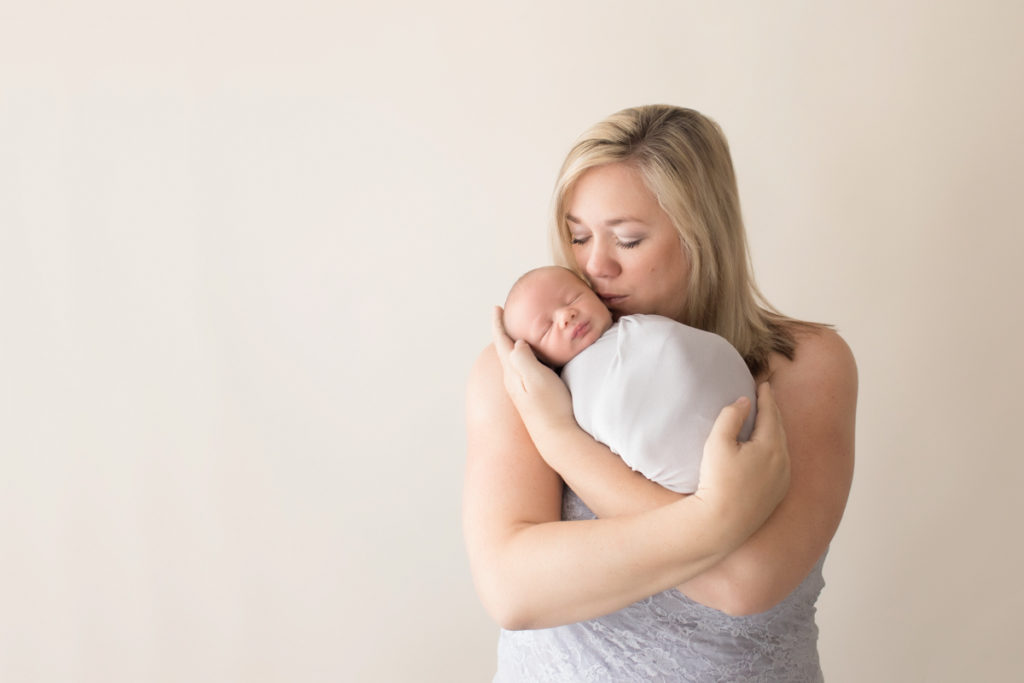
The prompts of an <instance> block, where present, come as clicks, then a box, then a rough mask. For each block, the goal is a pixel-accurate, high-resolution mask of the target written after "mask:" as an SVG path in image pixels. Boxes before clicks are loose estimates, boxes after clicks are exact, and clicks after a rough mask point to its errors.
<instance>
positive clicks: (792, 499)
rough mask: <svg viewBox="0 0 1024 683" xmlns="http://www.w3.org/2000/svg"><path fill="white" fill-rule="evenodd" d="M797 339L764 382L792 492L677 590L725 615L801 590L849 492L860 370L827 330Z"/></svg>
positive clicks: (769, 603) (839, 339)
mask: <svg viewBox="0 0 1024 683" xmlns="http://www.w3.org/2000/svg"><path fill="white" fill-rule="evenodd" d="M797 341H798V346H797V349H796V355H795V357H794V360H792V361H789V360H787V359H785V358H783V357H778V356H777V357H775V358H773V360H772V363H771V369H770V373H771V374H770V376H769V377H768V380H769V381H770V383H771V386H772V389H773V392H774V394H775V397H776V400H777V402H778V406H779V410H780V411H781V413H782V420H783V424H784V425H785V430H786V438H787V440H788V445H789V456H790V461H791V468H792V475H791V483H790V487H789V491H788V492H787V493H786V497H785V498H784V499H783V501H782V503H781V504H780V505H779V507H778V508H776V510H775V511H774V512H773V513H772V515H771V517H769V519H768V521H767V522H766V523H765V525H764V526H763V527H762V528H761V529H759V530H758V531H757V533H755V534H754V535H753V536H751V537H750V539H748V540H747V541H746V542H745V543H744V544H743V545H742V546H741V547H740V548H739V549H738V550H736V551H735V552H733V553H732V554H730V555H729V556H728V557H726V558H725V560H723V561H722V562H721V563H719V564H718V565H716V566H715V567H714V568H712V569H711V570H710V571H707V572H705V573H703V574H701V575H700V576H698V577H696V578H695V579H693V580H691V581H689V582H687V583H686V584H685V585H683V586H681V587H680V589H681V590H682V591H683V592H684V593H686V595H688V596H689V597H691V598H693V599H694V600H697V601H698V602H701V603H704V604H707V605H711V606H713V607H716V608H717V609H720V610H722V611H724V612H727V613H729V614H754V613H757V612H763V611H764V610H767V609H769V608H770V607H772V606H774V605H776V604H778V603H779V602H781V601H782V600H783V599H784V598H785V597H786V596H787V595H789V594H790V593H791V592H792V591H793V590H794V589H795V588H796V587H797V586H798V585H799V584H800V582H801V581H802V580H803V579H804V577H806V576H807V574H808V573H809V572H810V571H811V568H812V567H813V566H814V564H815V563H816V562H817V561H818V559H819V558H820V557H821V555H822V554H823V553H824V552H825V550H826V549H827V548H828V544H829V542H830V541H831V540H832V537H833V536H834V535H835V532H836V529H837V528H838V526H839V521H840V519H842V516H843V510H844V509H845V507H846V500H847V497H848V495H849V492H850V484H851V482H852V479H853V453H854V430H855V421H856V412H857V365H856V363H855V361H854V358H853V354H852V353H851V351H850V348H849V347H848V346H847V345H846V342H844V341H843V339H842V337H840V336H839V335H838V334H836V333H835V332H833V331H831V330H815V331H810V332H803V333H799V334H798V335H797Z"/></svg>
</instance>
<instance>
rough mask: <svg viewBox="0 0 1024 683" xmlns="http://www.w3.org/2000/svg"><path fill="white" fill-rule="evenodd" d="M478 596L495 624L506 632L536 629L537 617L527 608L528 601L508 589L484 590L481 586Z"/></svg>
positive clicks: (478, 587) (494, 588) (478, 589)
mask: <svg viewBox="0 0 1024 683" xmlns="http://www.w3.org/2000/svg"><path fill="white" fill-rule="evenodd" d="M477 594H478V595H479V596H480V602H482V603H483V606H484V610H486V612H487V614H488V615H489V616H490V617H491V619H493V620H494V622H495V623H496V624H497V625H498V626H499V627H501V628H503V629H505V630H506V631H523V630H526V629H529V628H535V627H534V626H532V624H534V623H536V615H535V614H532V613H531V612H530V610H529V609H528V607H527V604H526V601H525V600H523V599H522V598H521V597H519V596H517V595H516V593H515V591H512V590H509V589H508V588H507V587H493V588H491V589H489V590H485V589H483V588H482V587H481V586H480V585H479V584H478V586H477Z"/></svg>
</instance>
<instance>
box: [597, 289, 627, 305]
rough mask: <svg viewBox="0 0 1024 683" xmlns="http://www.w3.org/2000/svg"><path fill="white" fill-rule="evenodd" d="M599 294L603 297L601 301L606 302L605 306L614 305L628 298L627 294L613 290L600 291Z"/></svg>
mask: <svg viewBox="0 0 1024 683" xmlns="http://www.w3.org/2000/svg"><path fill="white" fill-rule="evenodd" d="M597 295H598V296H599V297H601V301H603V302H604V304H605V306H613V305H615V304H617V303H619V302H620V301H622V300H623V299H625V298H626V295H625V294H614V293H612V292H598V293H597Z"/></svg>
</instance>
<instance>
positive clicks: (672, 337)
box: [504, 266, 756, 493]
mask: <svg viewBox="0 0 1024 683" xmlns="http://www.w3.org/2000/svg"><path fill="white" fill-rule="evenodd" d="M504 323H505V330H506V331H507V332H508V334H509V336H510V337H512V338H513V339H522V340H524V341H526V342H527V343H528V344H529V345H530V347H531V348H532V349H533V352H534V354H535V355H536V356H537V358H538V359H539V360H541V361H542V362H544V363H545V364H547V365H549V366H551V367H552V368H554V369H555V370H558V369H559V368H561V377H562V380H563V381H564V382H565V383H566V385H567V386H568V387H569V392H570V393H571V394H572V407H573V413H574V414H575V416H576V421H577V422H578V423H579V425H580V427H582V428H583V429H584V430H585V431H586V432H588V433H589V434H590V435H591V436H593V437H594V438H595V439H597V440H598V441H600V442H601V443H603V444H605V445H606V446H608V447H609V448H610V449H611V450H612V451H613V452H614V453H616V454H617V455H618V456H619V457H621V458H622V459H623V461H625V463H626V464H627V465H629V466H630V467H631V468H632V469H634V470H636V471H638V472H640V473H641V474H643V475H644V476H645V477H647V478H648V479H651V480H653V481H655V482H657V483H659V484H661V485H662V486H664V487H665V488H668V489H671V490H673V491H676V492H678V493H693V492H694V491H696V490H697V479H698V474H699V472H700V460H701V457H702V455H703V452H704V442H705V441H706V440H707V437H708V434H710V432H711V426H712V425H713V424H714V422H715V419H716V418H717V417H718V414H719V412H721V410H722V408H724V407H725V406H727V405H729V404H730V403H732V402H734V401H735V400H736V399H737V398H739V397H740V396H747V397H748V398H749V399H750V403H751V405H752V406H753V405H756V397H755V386H754V379H753V377H751V375H750V371H749V370H748V369H747V365H746V363H745V362H744V361H743V358H742V357H741V356H740V354H739V352H738V351H736V349H735V348H733V346H732V345H731V344H730V343H729V342H727V341H726V340H725V339H723V338H722V337H720V336H718V335H716V334H712V333H711V332H705V331H704V330H698V329H696V328H693V327H689V326H687V325H683V324H682V323H679V322H676V321H675V320H672V319H670V318H665V317H663V316H659V315H627V316H622V317H621V318H620V319H619V321H618V322H617V323H615V324H612V316H611V313H610V312H609V311H608V309H607V308H606V307H605V306H604V304H603V303H602V302H601V299H600V298H599V297H598V296H597V294H595V293H594V291H593V290H591V289H590V287H588V286H587V284H586V283H585V282H583V280H581V279H580V278H579V277H578V276H577V275H576V274H575V273H573V272H572V271H570V270H568V269H566V268H561V267H558V266H548V267H544V268H537V269H535V270H531V271H529V272H528V273H526V274H525V275H523V276H522V277H521V278H519V280H517V281H516V283H515V284H514V285H513V286H512V289H511V291H509V294H508V298H507V299H506V301H505V317H504ZM753 425H754V411H753V410H751V413H750V415H748V416H747V420H746V422H745V423H744V425H743V429H742V431H741V432H740V439H741V440H746V439H748V438H749V437H750V432H751V431H752V429H753Z"/></svg>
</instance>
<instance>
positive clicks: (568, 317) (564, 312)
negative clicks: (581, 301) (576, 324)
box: [558, 306, 576, 327]
mask: <svg viewBox="0 0 1024 683" xmlns="http://www.w3.org/2000/svg"><path fill="white" fill-rule="evenodd" d="M575 318H576V309H575V308H573V307H572V306H563V307H562V308H560V309H558V323H559V325H561V326H562V327H565V326H566V325H568V324H569V323H571V322H572V321H573V320H574V319H575Z"/></svg>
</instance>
